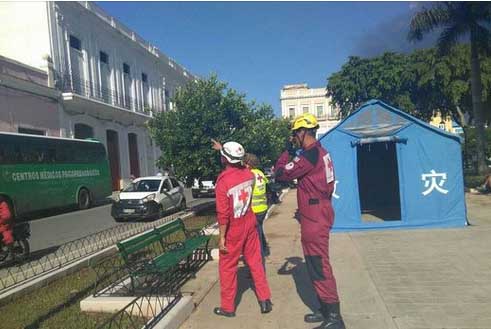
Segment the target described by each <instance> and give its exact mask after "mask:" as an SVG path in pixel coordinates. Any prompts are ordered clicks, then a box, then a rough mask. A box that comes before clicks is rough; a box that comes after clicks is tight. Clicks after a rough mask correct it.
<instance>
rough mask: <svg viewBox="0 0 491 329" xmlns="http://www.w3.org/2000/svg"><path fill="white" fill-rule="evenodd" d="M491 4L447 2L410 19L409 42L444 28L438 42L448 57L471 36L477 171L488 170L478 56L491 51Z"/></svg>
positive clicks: (481, 172)
mask: <svg viewBox="0 0 491 329" xmlns="http://www.w3.org/2000/svg"><path fill="white" fill-rule="evenodd" d="M490 20H491V5H490V4H489V3H485V2H444V3H437V4H436V5H434V6H433V7H432V8H430V9H426V8H425V9H423V10H422V11H420V12H418V13H416V14H415V15H414V17H413V18H412V20H411V25H410V30H409V35H408V38H409V40H421V39H422V38H423V35H424V34H426V33H428V32H431V31H433V30H435V29H438V28H443V31H442V32H441V34H440V37H439V39H438V41H437V48H438V52H439V53H441V54H448V52H449V51H450V49H451V48H452V47H453V46H455V45H456V44H457V43H458V41H459V40H460V39H461V38H462V37H464V36H467V35H469V39H470V46H471V52H470V63H471V91H472V110H473V117H474V118H473V119H474V125H475V127H476V133H477V134H476V141H477V162H478V172H479V173H480V174H484V173H485V172H486V171H487V166H486V161H485V147H486V145H485V143H486V142H485V136H484V123H483V108H482V104H483V102H482V81H481V67H480V58H479V53H480V52H482V51H483V50H485V51H489V48H490V40H491V34H490V31H489V30H488V28H487V26H488V25H489V21H490Z"/></svg>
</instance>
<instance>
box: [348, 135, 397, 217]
mask: <svg viewBox="0 0 491 329" xmlns="http://www.w3.org/2000/svg"><path fill="white" fill-rule="evenodd" d="M357 157H358V188H359V194H360V209H361V219H362V220H363V221H364V222H379V221H393V220H401V201H400V196H399V171H398V169H397V153H396V143H394V142H377V143H369V144H361V145H357Z"/></svg>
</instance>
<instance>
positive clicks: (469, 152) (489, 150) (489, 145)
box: [464, 127, 491, 173]
mask: <svg viewBox="0 0 491 329" xmlns="http://www.w3.org/2000/svg"><path fill="white" fill-rule="evenodd" d="M464 131H465V144H464V163H465V166H466V168H467V169H468V170H469V172H470V173H476V172H477V134H476V129H475V128H471V127H467V128H464ZM484 135H485V145H486V148H485V156H486V159H491V128H487V129H485V130H484ZM487 165H491V162H490V161H489V160H487Z"/></svg>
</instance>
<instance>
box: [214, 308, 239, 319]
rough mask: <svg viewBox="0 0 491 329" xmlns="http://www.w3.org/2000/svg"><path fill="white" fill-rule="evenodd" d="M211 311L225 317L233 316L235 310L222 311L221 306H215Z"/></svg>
mask: <svg viewBox="0 0 491 329" xmlns="http://www.w3.org/2000/svg"><path fill="white" fill-rule="evenodd" d="M213 313H215V314H216V315H220V316H225V317H227V318H233V317H234V316H235V312H227V311H224V310H222V308H221V307H215V308H214V309H213Z"/></svg>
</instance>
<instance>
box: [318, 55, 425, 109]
mask: <svg viewBox="0 0 491 329" xmlns="http://www.w3.org/2000/svg"><path fill="white" fill-rule="evenodd" d="M411 74H412V71H411V70H409V62H408V58H407V56H405V55H403V54H397V53H392V52H387V53H384V54H383V55H382V56H379V57H374V58H371V59H366V58H360V57H350V58H349V60H348V62H347V63H346V64H344V65H343V67H342V68H341V71H339V72H336V73H334V74H332V75H331V76H330V77H329V78H328V82H327V87H326V89H327V93H328V95H329V96H330V97H331V99H332V101H331V102H332V103H333V104H334V105H335V106H337V107H339V108H340V111H341V114H342V115H343V116H346V115H348V114H350V113H351V112H353V111H354V110H356V109H357V108H358V107H359V106H360V105H362V104H363V103H364V102H366V101H368V100H370V99H373V98H377V99H382V100H384V101H385V102H388V103H390V104H393V105H395V106H399V107H401V108H404V109H405V110H406V111H408V112H414V110H415V105H414V104H413V102H412V101H411V97H410V96H411V92H412V86H411V83H412V81H413V80H414V79H412V78H411V77H410V75H411Z"/></svg>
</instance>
